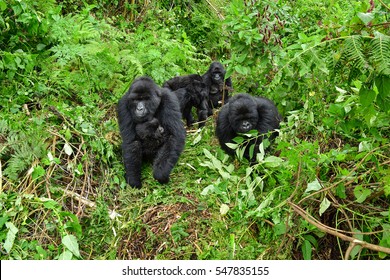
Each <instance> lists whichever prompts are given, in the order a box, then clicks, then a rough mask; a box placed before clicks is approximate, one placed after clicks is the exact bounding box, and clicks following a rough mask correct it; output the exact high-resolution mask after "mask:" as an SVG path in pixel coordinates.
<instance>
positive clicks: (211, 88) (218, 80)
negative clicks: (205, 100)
mask: <svg viewBox="0 0 390 280" xmlns="http://www.w3.org/2000/svg"><path fill="white" fill-rule="evenodd" d="M225 74H226V71H225V68H223V66H222V64H221V63H219V62H217V61H214V62H213V63H211V65H210V67H209V69H208V70H207V72H206V73H205V74H204V75H203V76H202V78H203V82H204V83H205V84H206V87H207V89H208V92H209V110H208V115H209V116H210V115H212V114H213V108H217V107H220V106H221V104H222V105H223V104H226V103H228V102H229V91H232V90H233V86H232V80H231V79H230V77H229V78H227V79H226V81H225Z"/></svg>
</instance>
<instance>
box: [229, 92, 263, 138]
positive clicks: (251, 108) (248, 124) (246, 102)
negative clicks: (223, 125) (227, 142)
mask: <svg viewBox="0 0 390 280" xmlns="http://www.w3.org/2000/svg"><path fill="white" fill-rule="evenodd" d="M258 120H259V115H258V111H257V108H256V103H255V102H254V100H252V99H251V98H247V97H246V96H237V98H235V99H232V100H231V101H230V102H229V122H230V125H231V127H232V128H233V130H234V132H236V133H246V132H248V131H250V130H252V129H256V125H257V122H258Z"/></svg>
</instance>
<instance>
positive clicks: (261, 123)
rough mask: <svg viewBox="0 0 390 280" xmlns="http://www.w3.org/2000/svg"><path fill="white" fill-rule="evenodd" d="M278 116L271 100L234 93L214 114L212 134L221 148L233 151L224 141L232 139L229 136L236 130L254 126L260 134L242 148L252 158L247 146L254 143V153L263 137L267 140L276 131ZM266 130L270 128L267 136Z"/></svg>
mask: <svg viewBox="0 0 390 280" xmlns="http://www.w3.org/2000/svg"><path fill="white" fill-rule="evenodd" d="M281 120H282V117H281V115H280V114H279V112H278V109H277V108H276V106H275V105H274V103H273V102H272V101H271V100H269V99H267V98H264V97H254V96H251V95H249V94H237V95H234V96H233V97H232V98H231V99H230V101H229V103H227V104H225V105H224V106H222V108H221V111H220V112H219V114H218V118H217V128H216V134H217V137H218V140H219V143H220V144H221V147H222V149H223V150H224V151H226V152H227V153H228V154H231V155H234V150H233V149H231V148H229V147H228V146H227V145H226V143H233V141H232V140H233V138H235V137H236V136H238V134H240V133H246V132H248V131H250V130H257V131H258V133H259V135H260V136H259V137H257V139H253V140H252V141H251V142H250V143H249V145H247V148H246V149H245V152H244V157H245V158H246V159H248V160H250V161H251V162H254V161H255V159H253V158H250V154H249V147H250V146H251V145H253V144H255V148H254V153H253V157H255V156H256V154H257V153H258V152H259V145H260V143H261V142H262V141H263V139H264V137H266V138H268V139H269V140H270V141H271V140H273V139H274V138H275V137H276V136H277V135H278V133H277V132H276V131H274V130H275V129H278V128H279V123H280V121H281ZM268 132H271V134H270V135H269V136H266V135H264V134H267V133H268Z"/></svg>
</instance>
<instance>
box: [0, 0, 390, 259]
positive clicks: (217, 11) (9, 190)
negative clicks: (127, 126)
mask: <svg viewBox="0 0 390 280" xmlns="http://www.w3.org/2000/svg"><path fill="white" fill-rule="evenodd" d="M333 2H334V1H332V3H333ZM61 3H62V5H60V4H61ZM126 3H128V2H127V1H117V2H112V1H74V0H67V1H55V0H51V1H45V2H42V1H30V0H23V1H16V0H11V1H4V0H0V26H1V28H2V30H3V31H2V33H1V34H0V49H1V50H0V69H1V72H0V86H1V94H0V111H1V119H0V251H1V259H36V260H39V259H389V254H390V214H389V210H390V204H389V196H390V173H389V163H390V158H389V154H390V153H389V151H390V144H389V127H390V123H389V122H390V118H389V109H390V108H389V104H390V103H389V99H390V96H389V93H390V88H389V85H390V57H389V54H390V51H389V50H390V39H389V35H390V34H389V31H388V30H389V29H388V26H389V21H388V11H389V7H388V6H386V5H385V4H384V3H383V2H382V1H378V2H377V1H375V3H374V1H338V3H336V4H335V3H333V5H330V4H331V3H330V1H324V2H323V3H318V1H295V4H294V5H291V4H289V2H288V1H231V3H230V2H229V4H228V3H227V2H226V3H225V1H207V3H206V2H202V1H190V3H188V1H187V2H186V1H175V4H174V5H173V4H172V3H171V2H169V1H160V2H158V1H144V2H143V1H134V6H131V5H130V6H129V5H126ZM223 7H226V8H223ZM308 15H310V16H308ZM212 60H220V61H222V62H223V63H224V64H225V65H226V66H227V70H228V74H229V75H231V76H232V80H233V85H234V88H235V92H249V93H251V94H254V95H265V96H267V97H269V98H272V99H273V100H274V101H275V104H277V106H278V108H279V110H280V112H281V113H282V114H283V117H284V121H283V122H282V124H281V128H280V132H279V137H278V138H277V139H276V140H275V143H273V145H272V149H271V150H272V152H271V153H267V154H264V153H262V152H261V153H259V154H258V155H257V163H256V164H249V163H248V162H247V161H246V160H245V159H243V158H242V156H241V155H242V151H243V149H244V148H245V147H244V146H245V143H246V139H245V137H243V138H241V139H236V140H237V141H236V143H232V144H233V145H234V144H236V145H235V146H236V147H237V156H235V157H231V156H228V155H226V154H225V153H224V152H223V151H222V150H221V149H220V148H219V143H218V141H217V139H216V137H215V118H216V116H217V114H218V111H216V112H215V114H214V115H213V116H211V117H209V119H208V120H207V123H206V126H205V127H204V128H203V129H200V130H197V129H195V128H188V129H187V139H186V147H185V149H184V152H183V154H182V155H181V157H180V159H179V162H178V164H177V166H176V167H175V168H174V170H173V172H172V176H171V180H170V182H169V183H168V184H166V185H161V184H159V183H157V182H156V181H155V180H154V179H153V176H152V170H151V167H150V166H148V165H145V166H144V167H143V173H142V174H143V181H144V184H143V185H144V187H143V188H142V189H140V190H138V189H133V188H130V187H129V186H127V185H126V183H125V180H124V167H123V164H122V159H121V152H120V143H121V139H120V137H119V132H118V125H117V120H116V113H115V106H116V103H117V101H118V100H119V98H120V97H121V96H122V94H123V93H124V92H125V91H126V90H127V89H128V87H129V85H130V83H131V82H132V81H133V79H134V78H136V77H138V76H141V75H149V76H151V77H152V78H153V79H154V80H155V81H156V82H157V83H158V84H162V83H163V82H164V81H165V80H167V79H169V78H171V77H173V76H176V75H184V74H189V73H199V74H203V73H204V72H205V71H206V70H207V68H208V66H209V64H210V62H211V61H212ZM249 137H256V136H255V135H252V136H249Z"/></svg>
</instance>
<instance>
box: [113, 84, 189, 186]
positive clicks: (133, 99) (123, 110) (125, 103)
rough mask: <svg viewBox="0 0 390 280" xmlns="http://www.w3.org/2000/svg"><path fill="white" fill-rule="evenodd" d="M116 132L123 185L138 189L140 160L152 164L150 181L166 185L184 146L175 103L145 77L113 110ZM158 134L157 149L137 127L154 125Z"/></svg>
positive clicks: (183, 135)
mask: <svg viewBox="0 0 390 280" xmlns="http://www.w3.org/2000/svg"><path fill="white" fill-rule="evenodd" d="M117 114H118V122H119V129H120V133H121V136H122V154H123V161H124V165H125V170H126V181H127V183H128V184H129V185H130V186H133V187H137V188H140V187H141V186H142V183H141V167H142V162H143V161H144V160H153V177H154V178H155V179H156V180H157V181H159V182H160V183H167V182H168V181H169V176H170V173H171V171H172V169H173V167H174V166H175V165H176V163H177V161H178V159H179V156H180V154H181V152H182V151H183V148H184V144H185V129H184V126H183V123H182V121H181V113H180V107H179V102H178V100H177V98H176V96H174V95H173V94H171V93H170V92H169V90H167V89H163V88H160V87H159V86H158V85H156V83H155V82H154V81H153V80H152V79H151V78H149V77H141V78H138V79H136V80H135V81H134V82H133V83H132V85H131V86H130V88H129V90H128V91H127V92H126V94H125V95H124V96H123V97H122V98H121V100H119V102H118V106H117ZM153 119H157V127H160V126H161V128H158V129H159V131H160V132H161V137H163V141H161V140H159V141H161V145H160V144H158V145H156V144H155V141H156V139H155V137H143V136H142V130H144V129H145V128H142V127H139V128H140V129H141V130H139V129H138V133H140V131H141V135H138V134H137V131H136V127H137V125H140V124H142V123H145V122H151V123H152V124H153V122H155V121H154V120H153Z"/></svg>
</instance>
